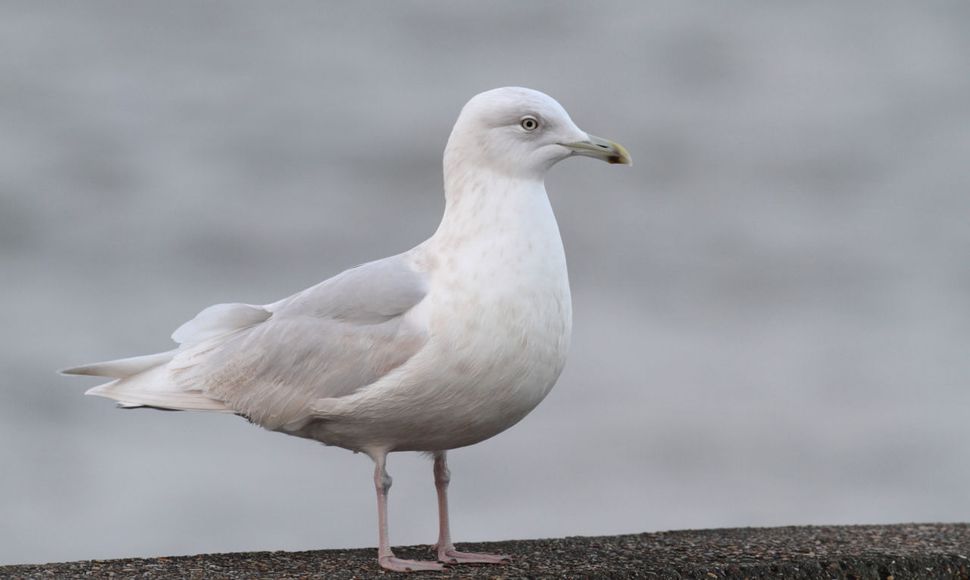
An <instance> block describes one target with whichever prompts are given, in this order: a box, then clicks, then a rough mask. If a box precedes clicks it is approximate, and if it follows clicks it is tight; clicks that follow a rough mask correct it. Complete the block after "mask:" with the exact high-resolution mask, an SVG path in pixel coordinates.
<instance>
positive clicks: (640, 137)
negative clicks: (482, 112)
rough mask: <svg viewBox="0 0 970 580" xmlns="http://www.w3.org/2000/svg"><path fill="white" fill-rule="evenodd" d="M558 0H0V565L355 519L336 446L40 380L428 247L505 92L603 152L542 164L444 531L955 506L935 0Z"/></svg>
mask: <svg viewBox="0 0 970 580" xmlns="http://www.w3.org/2000/svg"><path fill="white" fill-rule="evenodd" d="M566 6H567V5H566V4H559V3H546V2H530V3H527V4H523V3H518V2H499V3H489V4H488V5H487V6H486V5H484V4H464V5H460V6H459V5H457V4H454V3H448V2H410V3H387V4H386V5H374V4H367V5H365V4H361V3H355V4H334V5H329V6H325V5H321V4H320V3H318V2H286V3H273V2H262V3H257V2H231V3H230V2H206V3H197V2H188V1H172V2H165V3H147V2H145V3H131V2H86V3H83V4H80V3H74V4H65V3H53V2H50V3H45V2H26V1H25V2H7V3H4V4H3V6H2V8H0V55H3V56H2V57H0V82H2V86H3V88H2V90H0V277H2V282H0V299H2V300H3V303H4V304H5V308H3V309H0V370H2V374H0V376H2V378H0V465H2V466H3V469H2V470H0V498H2V499H0V515H2V517H0V563H18V562H38V561H50V560H70V559H80V558H106V557H117V556H134V555H139V556H147V555H153V554H182V553H197V552H210V551H231V550H232V551H235V550H249V549H277V548H282V549H309V548H320V547H341V546H370V545H375V543H376V539H377V536H376V527H375V524H376V514H375V506H374V498H373V495H374V494H373V488H372V485H371V466H370V462H369V460H368V459H367V458H365V457H361V456H353V455H352V454H350V453H348V452H345V451H342V450H339V449H327V448H324V447H323V446H321V445H318V444H314V443H312V442H309V441H303V440H299V439H296V438H292V437H285V436H282V435H278V434H271V433H267V432H262V431H260V430H258V429H256V428H254V427H252V426H250V425H248V424H247V423H246V422H245V421H242V420H239V419H236V418H234V417H223V416H211V415H203V414H189V413H161V412H151V411H147V412H146V411H132V412H122V411H118V410H116V409H114V408H113V406H112V405H111V404H110V403H109V402H107V401H103V400H97V399H93V398H85V397H82V396H81V393H82V392H83V390H84V389H85V388H86V387H89V386H91V385H93V384H95V381H94V380H91V381H85V380H79V379H73V380H72V379H69V378H66V377H58V376H56V375H55V374H54V371H55V370H56V369H58V368H63V367H65V366H70V365H74V364H79V363H84V362H90V361H95V360H103V359H109V358H116V357H121V356H129V355H136V354H143V353H149V352H155V351H158V350H162V349H167V348H169V346H170V344H171V343H170V342H169V340H168V336H169V334H170V333H171V331H172V330H174V329H175V328H176V327H177V326H178V325H179V324H181V323H182V322H184V321H185V320H187V319H189V318H191V317H192V316H193V315H194V314H195V313H196V312H197V311H199V310H200V309H202V308H203V307H205V306H207V305H209V304H212V303H216V302H236V301H239V302H254V303H262V302H269V301H272V300H275V299H277V298H280V297H283V296H285V295H288V294H290V293H292V292H294V291H297V290H300V289H302V288H304V287H306V286H309V285H310V284H313V283H315V282H317V281H319V280H322V279H324V278H326V277H329V276H331V275H333V274H336V273H337V272H339V271H340V270H342V269H344V268H347V267H350V266H353V265H355V264H358V263H360V262H363V261H366V260H370V259H374V258H378V257H383V256H386V255H389V254H392V253H396V252H399V251H402V250H405V249H407V248H409V247H411V246H413V245H414V244H416V243H418V242H420V241H422V240H423V239H424V238H425V237H427V236H429V235H430V234H431V232H432V231H433V230H434V227H435V226H436V225H437V222H438V219H439V218H440V212H441V209H442V203H443V200H442V194H441V177H440V156H441V151H442V149H443V147H444V143H445V140H446V138H447V135H448V131H449V130H450V127H451V124H452V123H453V122H454V119H455V117H456V116H457V114H458V111H459V109H460V108H461V106H462V104H463V103H464V102H465V101H466V100H467V99H468V98H469V97H471V96H472V95H473V94H475V93H477V92H479V91H482V90H485V89H489V88H493V87H496V86H503V85H524V86H529V87H532V88H536V89H539V90H543V91H545V92H547V93H549V94H551V95H553V96H554V97H556V98H557V99H558V100H559V101H560V102H561V103H562V104H563V105H564V106H565V107H566V108H567V109H568V110H569V111H570V113H571V115H572V117H573V119H574V120H575V121H576V122H577V123H578V124H579V125H580V126H581V127H583V128H585V129H586V130H588V131H590V132H592V133H594V134H597V135H602V136H604V137H609V138H612V139H615V140H617V141H619V142H621V143H623V144H624V145H626V146H627V148H628V149H629V150H630V152H631V153H632V155H633V157H634V159H635V161H636V165H635V166H634V167H633V168H631V169H629V170H626V168H620V169H617V168H614V167H608V166H606V165H605V164H598V163H594V162H588V160H570V161H568V162H566V163H563V164H562V165H561V166H558V167H557V168H555V170H554V171H553V173H552V175H551V176H550V178H549V180H548V182H547V187H548V189H549V191H550V193H551V196H552V202H553V206H554V207H555V209H556V212H557V216H558V218H559V222H560V227H561V229H562V233H563V238H564V242H565V245H566V250H567V255H568V258H569V266H570V276H571V280H572V287H573V294H574V311H575V328H574V339H573V349H572V353H571V357H570V361H569V363H568V365H567V368H566V371H565V372H564V374H563V376H562V378H561V379H560V382H559V384H558V385H557V387H556V388H555V389H554V390H553V392H552V394H551V395H550V397H549V398H548V399H547V400H546V401H545V402H544V403H543V404H542V405H541V406H540V407H539V408H538V409H537V410H536V411H535V412H534V413H533V414H532V415H531V416H530V417H528V418H526V420H525V421H523V422H522V423H521V424H520V425H518V426H516V427H515V428H513V429H511V430H510V431H508V432H506V433H503V434H502V435H500V436H498V437H496V438H494V439H492V440H490V441H487V442H485V443H483V444H480V445H478V446H475V447H472V448H468V449H465V450H461V451H458V452H455V453H453V454H452V459H451V463H452V472H453V484H452V488H453V491H452V511H453V513H452V519H453V528H454V534H455V537H456V539H457V540H459V541H461V540H463V539H464V540H485V539H508V538H525V537H541V536H561V535H577V534H582V535H589V534H607V533H620V532H636V531H647V530H664V529H677V528H701V527H717V526H742V525H780V524H809V523H830V524H837V523H880V522H894V521H957V520H963V521H966V520H968V519H970V496H968V494H967V493H966V490H967V489H970V449H968V445H967V443H966V442H967V441H968V440H970V420H968V417H970V389H968V382H970V356H967V355H968V352H967V345H968V344H970V300H968V297H970V260H968V257H970V227H967V221H968V216H970V195H968V190H970V170H968V165H967V159H968V158H970V130H968V127H970V75H968V74H967V71H968V70H970V25H968V23H970V10H968V8H967V5H966V4H964V3H959V2H936V3H929V2H926V3H905V2H879V3H866V2H859V3H852V4H846V3H839V2H818V3H800V4H795V3H770V4H764V3H730V4H710V3H695V2H665V3H661V2H628V3H622V2H613V3H597V4H596V5H592V4H590V5H580V6H571V7H569V8H567V7H566ZM584 161H587V162H584ZM389 467H390V471H391V473H392V475H394V477H395V485H394V489H393V491H392V493H391V538H392V541H393V542H394V543H397V544H403V543H430V542H433V541H434V537H435V514H434V509H435V508H434V493H433V486H432V484H431V482H432V479H431V468H430V463H429V462H428V461H427V460H426V459H425V458H423V457H420V456H417V455H411V454H397V455H394V456H392V458H391V462H390V466H389Z"/></svg>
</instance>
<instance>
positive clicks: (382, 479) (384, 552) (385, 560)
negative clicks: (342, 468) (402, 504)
mask: <svg viewBox="0 0 970 580" xmlns="http://www.w3.org/2000/svg"><path fill="white" fill-rule="evenodd" d="M386 460H387V453H381V454H380V455H376V456H375V457H374V487H375V488H377V527H378V535H379V537H380V543H379V545H378V547H377V561H378V563H380V565H381V567H382V568H386V569H388V570H393V571H395V572H412V571H415V570H444V566H442V565H441V564H439V563H438V562H431V561H427V562H423V561H421V560H402V559H401V558H398V557H397V556H395V555H394V552H392V551H391V545H390V543H389V541H388V538H387V492H388V490H389V489H391V476H390V475H388V474H387V470H386V469H385V468H384V464H385V461H386Z"/></svg>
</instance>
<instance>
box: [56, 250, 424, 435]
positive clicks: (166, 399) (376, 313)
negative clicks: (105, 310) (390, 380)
mask: <svg viewBox="0 0 970 580" xmlns="http://www.w3.org/2000/svg"><path fill="white" fill-rule="evenodd" d="M426 294H427V282H426V280H425V277H424V275H423V274H421V273H419V272H416V271H414V270H413V269H412V268H411V267H410V266H409V264H408V263H407V260H406V257H405V255H400V256H394V257H391V258H386V259H384V260H378V261H376V262H369V263H367V264H364V265H362V266H358V267H357V268H353V269H351V270H347V271H345V272H343V273H341V274H339V275H337V276H335V277H333V278H330V279H329V280H326V281H324V282H322V283H320V284H318V285H316V286H313V287H312V288H309V289H307V290H304V291H303V292H300V293H298V294H295V295H293V296H290V297H289V298H286V299H284V300H281V301H279V302H276V303H273V304H269V305H267V306H253V305H248V304H219V305H216V306H211V307H209V308H207V309H205V310H203V311H202V312H200V313H199V315H197V316H196V317H195V318H194V319H193V320H191V321H189V322H187V323H186V324H184V325H182V326H181V327H180V328H179V329H178V330H177V331H176V332H175V334H174V335H173V338H174V339H175V340H176V341H178V342H180V343H181V346H180V347H179V348H178V349H176V350H174V351H170V352H168V353H160V354H157V355H148V356H145V357H136V358H134V359H123V360H119V361H111V362H107V363H97V364H94V365H86V366H83V367H77V368H75V369H69V370H67V371H65V372H67V373H70V374H97V375H101V376H111V377H115V378H116V380H114V381H112V382H110V383H107V384H105V385H101V386H99V387H95V388H94V389H91V390H90V391H88V393H89V394H93V395H101V396H106V397H109V398H112V399H115V400H117V401H119V402H121V403H122V405H123V406H125V407H132V406H151V407H159V408H166V409H177V410H208V411H229V412H234V413H238V414H241V415H244V416H246V417H247V418H249V419H250V420H252V421H253V422H255V423H258V424H260V425H262V426H264V427H267V428H269V429H276V428H279V427H281V426H283V425H286V424H288V423H292V422H293V421H295V420H298V419H299V418H300V417H301V416H303V415H305V414H306V413H307V412H308V410H309V409H310V407H311V405H312V404H313V402H314V401H316V400H317V399H320V398H333V397H342V396H346V395H349V394H351V393H354V392H356V391H357V390H359V389H361V388H363V387H366V386H367V385H369V384H372V383H373V382H375V381H376V380H378V379H380V378H381V377H383V376H384V375H386V374H388V373H390V372H392V371H393V370H394V369H396V368H398V367H400V366H401V365H402V364H404V363H405V362H406V361H407V360H409V359H410V358H411V357H412V356H414V354H415V353H417V352H418V351H419V350H420V349H421V348H422V347H423V346H424V344H425V343H426V341H427V329H425V328H424V327H423V325H421V324H419V323H416V322H414V321H413V320H410V319H409V318H408V317H406V316H404V315H405V314H406V313H407V312H408V311H409V310H411V309H412V308H413V307H414V306H415V305H417V304H418V303H419V302H421V300H423V299H424V297H425V295H426Z"/></svg>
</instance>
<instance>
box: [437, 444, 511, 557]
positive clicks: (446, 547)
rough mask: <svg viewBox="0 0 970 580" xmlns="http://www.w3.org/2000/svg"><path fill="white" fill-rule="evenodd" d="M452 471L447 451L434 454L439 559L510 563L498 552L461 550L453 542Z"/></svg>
mask: <svg viewBox="0 0 970 580" xmlns="http://www.w3.org/2000/svg"><path fill="white" fill-rule="evenodd" d="M450 481H451V472H450V471H448V460H447V458H446V457H445V452H444V451H440V452H438V453H436V454H435V456H434V486H435V489H437V490H438V543H437V544H435V548H436V549H437V550H438V560H439V561H441V562H444V563H445V564H508V563H509V562H511V561H512V560H511V558H509V557H508V556H503V555H498V554H479V553H475V552H459V551H458V550H456V549H455V545H454V544H452V543H451V529H450V528H449V525H448V483H449V482H450Z"/></svg>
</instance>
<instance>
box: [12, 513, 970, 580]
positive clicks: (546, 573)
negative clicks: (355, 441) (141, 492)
mask: <svg viewBox="0 0 970 580" xmlns="http://www.w3.org/2000/svg"><path fill="white" fill-rule="evenodd" d="M462 548H464V549H468V550H477V551H488V552H501V553H506V554H510V555H511V556H512V558H513V562H512V564H511V565H509V566H456V567H454V568H452V569H451V571H450V572H445V573H440V572H439V573H425V574H411V575H407V577H408V578H443V577H447V576H449V575H450V576H453V577H461V578H536V577H539V578H544V577H564V578H577V577H580V578H582V577H604V576H606V577H622V578H699V579H705V580H708V579H713V578H750V579H756V578H757V579H760V578H800V579H815V578H820V579H825V580H830V579H832V578H852V579H868V578H873V579H876V578H878V579H879V580H887V579H895V580H902V579H904V578H963V579H967V578H970V560H968V557H970V525H968V524H902V525H892V526H833V527H786V528H741V529H725V530H699V531H689V530H688V531H680V532H663V533H657V534H633V535H626V536H603V537H594V538H585V537H569V538H562V539H552V540H520V541H509V542H488V543H483V544H462V545H460V546H459V549H462ZM395 551H396V552H397V554H398V555H399V556H402V557H410V558H427V557H429V556H430V554H431V553H430V551H429V549H428V547H427V546H412V547H407V548H396V549H395ZM392 575H393V574H389V573H385V572H384V571H383V570H381V569H380V568H379V567H378V566H377V562H376V558H375V550H374V549H355V550H315V551H311V552H250V553H239V554H203V555H199V556H179V557H172V558H134V559H128V560H100V561H99V560H88V561H82V562H70V563H64V564H41V565H23V566H4V567H0V577H3V578H58V579H60V578H104V577H109V576H111V577H114V578H134V577H138V578H234V579H235V578H309V577H317V578H376V577H386V576H392ZM402 576H403V575H402Z"/></svg>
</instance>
